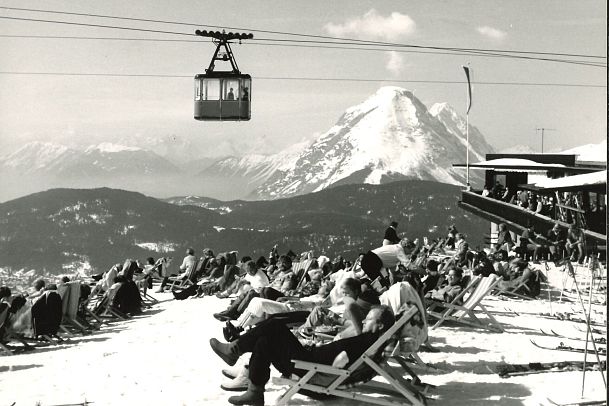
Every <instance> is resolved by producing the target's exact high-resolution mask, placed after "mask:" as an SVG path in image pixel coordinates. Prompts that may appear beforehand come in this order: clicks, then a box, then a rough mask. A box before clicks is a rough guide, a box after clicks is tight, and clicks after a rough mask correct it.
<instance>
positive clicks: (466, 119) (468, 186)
mask: <svg viewBox="0 0 609 406" xmlns="http://www.w3.org/2000/svg"><path fill="white" fill-rule="evenodd" d="M467 110H468V112H467V114H466V115H465V139H466V141H467V153H466V154H465V167H466V168H467V171H466V175H465V178H466V180H465V181H466V183H467V190H470V189H471V186H470V185H469V109H467Z"/></svg>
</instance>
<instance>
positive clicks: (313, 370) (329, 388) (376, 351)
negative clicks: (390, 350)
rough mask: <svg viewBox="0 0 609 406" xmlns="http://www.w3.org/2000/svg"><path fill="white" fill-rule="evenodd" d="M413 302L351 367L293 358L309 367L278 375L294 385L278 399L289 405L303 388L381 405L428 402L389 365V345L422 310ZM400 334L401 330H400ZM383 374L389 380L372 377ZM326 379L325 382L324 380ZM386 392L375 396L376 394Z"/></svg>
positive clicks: (414, 405) (418, 405)
mask: <svg viewBox="0 0 609 406" xmlns="http://www.w3.org/2000/svg"><path fill="white" fill-rule="evenodd" d="M418 312H419V311H418V309H417V307H416V306H412V307H410V308H409V310H407V311H406V312H405V313H404V314H403V315H402V316H401V317H399V318H398V319H397V320H396V322H395V324H394V325H393V326H391V328H389V329H388V330H387V331H386V332H385V333H383V335H381V336H380V337H379V338H378V340H376V341H375V342H374V343H373V344H372V345H371V346H370V347H369V348H368V349H367V350H366V351H365V352H364V353H363V354H362V355H361V357H359V358H358V359H357V360H355V361H354V362H353V363H352V364H351V365H350V366H349V367H348V368H336V367H333V366H331V365H324V364H316V363H312V362H306V361H300V360H293V362H294V365H295V368H297V369H301V370H306V371H307V372H306V373H305V375H304V376H303V377H302V378H300V379H298V380H294V379H287V378H276V379H274V382H275V383H281V384H287V385H289V386H290V387H289V388H288V390H287V391H286V392H285V393H284V394H282V395H281V396H280V397H279V398H278V399H277V405H286V404H287V402H288V401H289V400H290V399H291V398H292V396H294V395H295V394H296V393H297V392H299V391H305V393H306V392H307V391H308V392H314V393H316V394H320V395H329V396H338V397H342V398H346V399H352V400H356V401H362V402H368V403H373V404H377V405H387V406H389V405H391V406H397V405H412V406H423V405H426V400H425V397H424V396H423V395H422V394H421V393H420V392H419V391H418V389H417V388H415V386H414V385H413V384H412V383H411V382H409V381H408V380H406V379H404V378H403V377H402V375H401V374H400V373H397V372H396V370H394V369H393V368H390V367H388V366H387V365H386V362H387V355H386V354H385V353H384V351H383V350H384V349H385V347H386V346H387V345H388V344H390V343H395V341H396V339H398V337H396V333H398V332H400V331H401V330H402V328H403V327H404V326H405V324H406V323H408V322H409V321H410V319H411V318H412V317H413V316H414V315H415V314H416V313H418ZM398 335H399V334H398ZM377 375H378V376H380V377H381V378H383V380H384V381H385V382H379V381H372V378H374V377H375V376H377ZM321 381H323V382H321ZM379 393H381V394H383V395H385V396H373V395H372V394H379Z"/></svg>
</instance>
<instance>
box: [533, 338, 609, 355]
mask: <svg viewBox="0 0 609 406" xmlns="http://www.w3.org/2000/svg"><path fill="white" fill-rule="evenodd" d="M531 343H533V345H534V346H535V347H538V348H542V349H544V350H556V351H570V352H581V353H584V352H589V353H592V354H594V353H596V354H598V355H604V356H607V348H604V347H598V348H597V351H594V349H592V348H588V350H586V349H585V348H580V347H571V346H569V345H565V344H564V343H560V344H559V345H558V346H556V347H549V346H545V345H540V344H537V343H536V342H535V341H534V340H533V339H531Z"/></svg>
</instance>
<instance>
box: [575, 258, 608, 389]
mask: <svg viewBox="0 0 609 406" xmlns="http://www.w3.org/2000/svg"><path fill="white" fill-rule="evenodd" d="M567 264H568V268H569V272H570V273H571V276H572V277H573V282H574V283H575V290H576V291H577V297H578V298H579V304H580V305H581V307H582V310H583V311H584V315H585V317H586V328H587V333H586V334H590V337H591V338H592V346H593V347H594V352H595V354H596V361H597V362H598V366H599V372H600V373H601V376H602V378H603V384H604V385H605V388H606V387H607V381H606V380H605V373H604V372H603V366H602V364H601V359H600V357H599V355H598V350H597V348H596V343H595V342H594V335H593V334H592V330H591V327H590V316H589V315H586V307H585V306H584V301H583V299H582V295H581V293H580V292H579V286H578V285H577V279H576V278H575V271H574V270H573V265H571V262H567ZM586 347H587V346H586ZM582 392H583V387H582Z"/></svg>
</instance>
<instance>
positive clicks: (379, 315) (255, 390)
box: [209, 306, 395, 405]
mask: <svg viewBox="0 0 609 406" xmlns="http://www.w3.org/2000/svg"><path fill="white" fill-rule="evenodd" d="M394 322H395V319H394V316H393V313H392V312H391V309H389V308H388V307H387V306H377V307H373V308H372V309H371V310H370V312H369V313H368V315H367V316H366V319H365V320H364V326H363V329H362V334H360V335H357V336H354V337H349V338H345V339H342V340H337V341H333V342H331V343H329V344H326V345H322V346H319V347H316V346H314V347H310V348H305V347H303V346H302V345H301V344H300V342H299V341H298V339H297V338H296V337H295V336H294V334H292V332H291V331H290V329H289V328H288V327H286V326H285V324H284V323H282V322H280V321H278V320H276V319H268V320H266V321H264V322H262V323H259V324H258V326H256V327H254V328H252V329H251V330H249V331H248V332H247V333H245V334H243V335H241V336H240V337H239V338H238V339H237V340H235V341H233V342H231V343H228V344H223V343H221V342H219V341H218V340H216V339H215V338H212V339H211V340H210V341H209V343H210V345H211V348H212V349H213V351H214V352H215V353H216V354H217V355H218V356H219V357H220V358H222V360H223V361H224V362H226V363H227V364H229V365H235V363H236V362H237V360H238V358H239V357H240V356H241V355H242V354H244V353H247V352H251V353H252V356H251V357H250V360H249V367H248V373H249V379H250V383H249V385H248V390H247V392H245V393H244V394H243V395H241V396H233V397H231V398H229V399H228V401H229V402H230V403H231V404H233V405H264V386H265V385H266V383H267V382H268V380H269V377H270V366H271V364H272V365H273V366H274V367H275V368H276V369H277V370H279V371H280V372H281V373H282V374H283V375H286V376H291V374H292V373H295V374H297V375H302V374H303V371H301V370H297V369H295V368H294V363H293V362H292V360H293V359H299V360H303V361H309V362H317V363H321V364H326V365H330V364H332V365H333V366H335V367H339V368H341V367H344V366H346V365H349V364H351V363H353V362H354V361H355V360H357V359H358V358H359V357H360V356H361V355H362V354H363V353H364V352H365V351H366V350H367V349H368V348H369V347H370V345H372V343H374V342H375V341H376V340H377V339H378V337H380V335H381V334H383V332H384V331H386V330H387V329H389V328H390V327H391V326H392V325H393V323H394Z"/></svg>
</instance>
